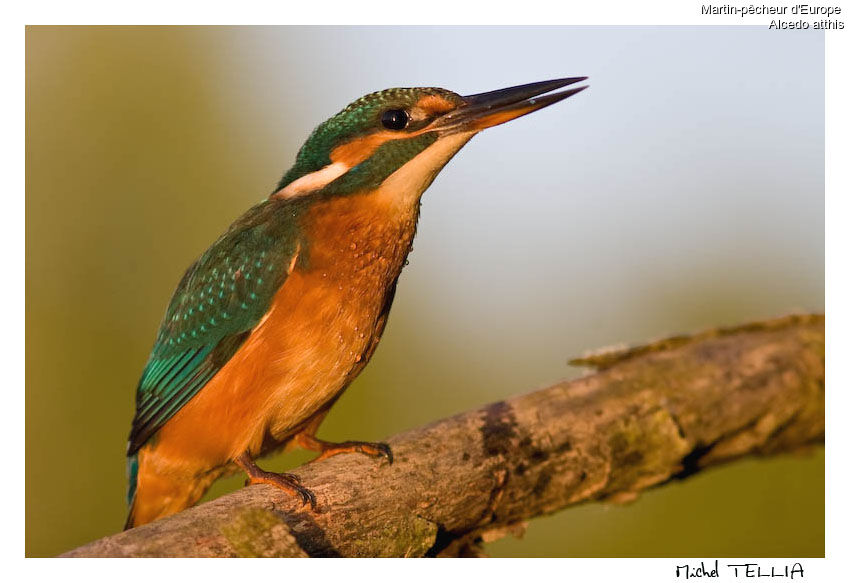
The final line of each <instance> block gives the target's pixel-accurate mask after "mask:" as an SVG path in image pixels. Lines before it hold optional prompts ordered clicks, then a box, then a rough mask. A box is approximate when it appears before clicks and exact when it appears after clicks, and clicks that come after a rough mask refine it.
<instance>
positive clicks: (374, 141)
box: [331, 132, 399, 168]
mask: <svg viewBox="0 0 850 583" xmlns="http://www.w3.org/2000/svg"><path fill="white" fill-rule="evenodd" d="M398 137H399V134H398V133H390V132H377V133H374V134H369V135H368V136H363V137H362V138H356V139H354V140H351V141H350V142H346V143H345V144H342V145H341V146H337V147H336V148H334V149H333V150H331V162H334V163H337V162H340V163H342V164H345V165H346V166H348V167H349V168H353V167H355V166H357V165H358V164H360V163H361V162H362V161H364V160H365V159H367V158H368V157H369V156H371V155H372V152H374V151H375V150H377V149H378V146H380V145H381V144H383V143H384V142H388V141H390V140H393V139H396V138H398Z"/></svg>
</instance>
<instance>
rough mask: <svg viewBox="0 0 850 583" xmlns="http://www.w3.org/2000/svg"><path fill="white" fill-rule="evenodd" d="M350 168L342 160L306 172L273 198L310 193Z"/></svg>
mask: <svg viewBox="0 0 850 583" xmlns="http://www.w3.org/2000/svg"><path fill="white" fill-rule="evenodd" d="M349 170H350V167H349V166H348V165H347V164H344V163H342V162H334V163H333V164H328V165H327V166H325V167H324V168H322V169H321V170H316V171H315V172H311V173H310V174H305V175H304V176H302V177H301V178H299V179H298V180H293V181H292V182H290V183H289V184H287V185H286V186H285V187H283V188H281V189H280V190H278V191H277V192H275V193H274V194H273V195H271V198H282V199H289V198H297V197H299V196H304V195H305V194H310V193H311V192H314V191H316V190H319V189H320V188H323V187H325V186H327V185H328V184H330V183H331V182H333V181H334V180H336V179H337V178H339V177H340V176H342V175H343V174H345V173H346V172H348V171H349Z"/></svg>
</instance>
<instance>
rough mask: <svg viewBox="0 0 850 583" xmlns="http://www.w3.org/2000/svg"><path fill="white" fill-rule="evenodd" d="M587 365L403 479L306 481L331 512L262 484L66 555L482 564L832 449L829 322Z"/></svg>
mask: <svg viewBox="0 0 850 583" xmlns="http://www.w3.org/2000/svg"><path fill="white" fill-rule="evenodd" d="M573 362H574V363H575V364H578V365H582V366H590V367H594V368H596V369H598V370H597V372H595V373H594V374H591V375H588V376H585V377H583V378H580V379H577V380H573V381H569V382H563V383H560V384H557V385H555V386H553V387H550V388H547V389H544V390H540V391H536V392H533V393H529V394H527V395H522V396H518V397H513V398H511V399H508V400H506V401H500V402H497V403H493V404H490V405H488V406H486V407H483V408H481V409H478V410H475V411H468V412H466V413H461V414H459V415H455V416H453V417H450V418H447V419H443V420H441V421H437V422H435V423H433V424H431V425H428V426H425V427H422V428H419V429H414V430H412V431H408V432H406V433H402V434H400V435H397V436H395V437H393V438H392V439H390V440H389V443H390V445H391V446H392V448H393V452H394V453H395V459H396V462H395V463H394V464H393V465H392V466H389V465H387V464H386V462H375V461H374V460H369V459H366V458H363V457H360V456H339V457H335V458H332V459H328V460H324V461H322V462H317V463H310V464H307V465H306V466H303V467H301V468H299V469H298V474H299V475H300V476H301V478H302V479H303V482H304V484H305V485H306V486H307V487H309V488H310V489H312V490H313V492H315V494H316V496H317V499H318V504H319V509H318V512H310V511H309V510H307V509H302V508H300V507H299V505H298V504H297V503H296V502H295V501H294V500H293V499H292V498H290V497H288V496H286V495H285V494H284V493H282V492H280V491H278V490H276V489H274V488H272V487H270V486H252V487H249V488H243V489H242V490H239V491H237V492H234V493H232V494H229V495H227V496H222V497H221V498H219V499H217V500H214V501H212V502H208V503H206V504H203V505H201V506H197V507H195V508H191V509H189V510H186V511H184V512H181V513H180V514H177V515H175V516H172V517H169V518H166V519H164V520H161V521H158V522H155V523H152V524H148V525H145V526H142V527H139V528H135V529H133V530H130V531H127V532H123V533H119V534H116V535H113V536H109V537H106V538H103V539H100V540H98V541H95V542H92V543H90V544H87V545H85V546H83V547H80V548H78V549H75V550H73V551H71V552H69V553H67V554H66V555H65V556H72V557H91V556H115V557H137V556H202V557H220V556H228V557H233V556H288V557H293V556H434V555H440V556H458V555H477V554H479V553H480V552H481V547H480V545H481V543H482V541H483V542H488V541H490V540H493V539H494V538H498V537H500V536H503V535H504V534H507V533H509V532H514V531H517V530H521V529H522V526H523V524H524V522H525V521H527V520H528V519H530V518H533V517H535V516H540V515H543V514H548V513H552V512H555V511H557V510H560V509H562V508H565V507H567V506H571V505H575V504H579V503H581V502H586V501H589V500H611V501H627V500H629V499H633V498H634V497H636V496H637V495H638V493H639V492H641V491H642V490H645V489H647V488H650V487H653V486H658V485H659V484H662V483H664V482H667V481H669V480H672V479H681V478H685V477H687V476H689V475H691V474H693V473H694V472H698V471H700V470H701V469H702V468H704V467H706V466H709V465H714V464H720V463H723V462H727V461H729V460H732V459H735V458H739V457H741V456H744V455H764V454H775V453H779V452H785V451H790V450H794V449H799V448H802V447H806V446H809V445H812V444H820V443H823V439H824V318H823V316H820V315H804V316H789V317H785V318H781V319H778V320H772V321H768V322H761V323H756V324H750V325H746V326H741V327H737V328H730V329H718V330H712V331H709V332H705V333H702V334H699V335H696V336H691V337H677V338H672V339H668V340H663V341H660V342H656V343H652V344H648V345H645V346H641V347H638V348H632V349H626V350H614V351H611V350H609V351H606V352H604V353H602V354H597V355H592V356H587V357H585V358H581V359H577V360H575V361H573Z"/></svg>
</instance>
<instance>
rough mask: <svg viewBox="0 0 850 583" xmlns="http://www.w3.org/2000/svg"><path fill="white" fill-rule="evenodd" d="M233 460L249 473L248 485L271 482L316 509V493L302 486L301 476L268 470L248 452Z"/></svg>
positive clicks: (270, 483) (246, 483)
mask: <svg viewBox="0 0 850 583" xmlns="http://www.w3.org/2000/svg"><path fill="white" fill-rule="evenodd" d="M233 461H234V462H236V465H237V466H239V467H240V468H242V470H243V471H244V472H245V473H246V474H248V479H247V480H246V481H245V485H246V486H247V485H249V484H269V485H271V486H274V487H275V488H280V489H281V490H283V491H284V492H287V493H289V494H291V495H292V496H298V497H299V498H301V503H302V504H310V508H311V509H313V510H315V509H316V495H315V494H313V493H312V492H311V491H310V490H308V489H307V488H305V487H304V486H302V485H301V478H299V477H298V476H296V475H295V474H285V473H282V474H276V473H274V472H267V471H265V470H264V469H262V468H261V467H259V466H258V465H257V464H255V463H254V460H253V459H251V456H250V455H249V454H248V452H245V453H243V454H242V455H240V456H239V457H238V458H236V459H235V460H233Z"/></svg>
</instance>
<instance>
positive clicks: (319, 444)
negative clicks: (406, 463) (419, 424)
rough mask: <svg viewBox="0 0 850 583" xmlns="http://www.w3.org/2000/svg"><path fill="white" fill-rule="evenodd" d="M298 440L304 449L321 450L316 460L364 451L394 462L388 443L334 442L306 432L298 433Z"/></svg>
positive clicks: (372, 455) (363, 452) (369, 454)
mask: <svg viewBox="0 0 850 583" xmlns="http://www.w3.org/2000/svg"><path fill="white" fill-rule="evenodd" d="M296 440H297V441H298V444H299V445H300V446H301V447H303V448H304V449H309V450H312V451H319V452H321V455H320V456H319V457H317V458H316V460H323V459H327V458H329V457H333V456H335V455H339V454H341V453H362V454H365V455H368V456H370V457H382V458H386V460H387V461H388V462H389V463H390V464H392V463H393V452H392V450H391V449H390V446H389V445H387V444H386V443H372V442H369V441H343V442H340V443H332V442H330V441H324V440H322V439H318V438H316V437H314V436H312V435H306V434H304V433H300V434H298V436H297V437H296Z"/></svg>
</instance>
